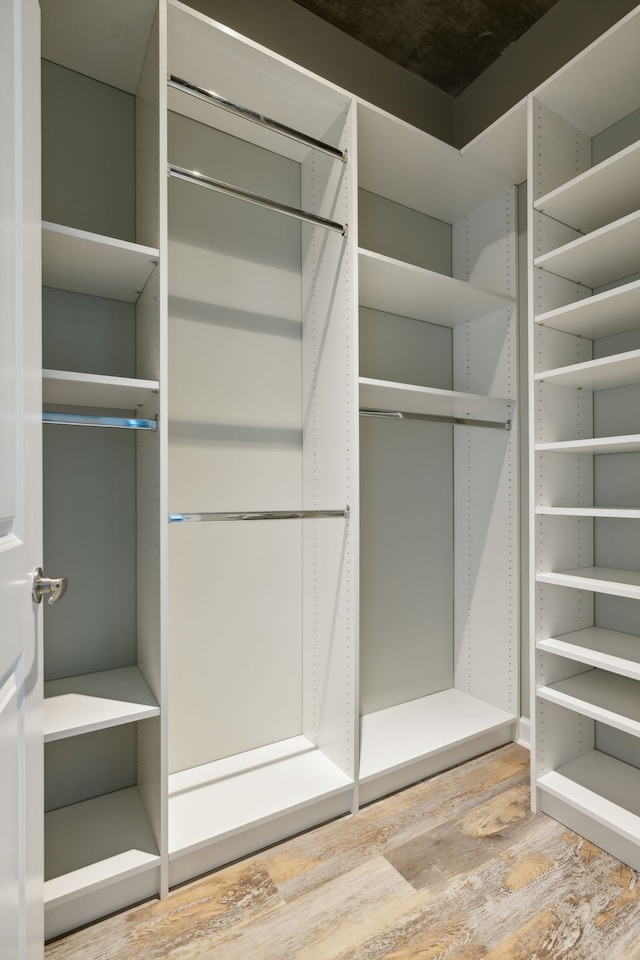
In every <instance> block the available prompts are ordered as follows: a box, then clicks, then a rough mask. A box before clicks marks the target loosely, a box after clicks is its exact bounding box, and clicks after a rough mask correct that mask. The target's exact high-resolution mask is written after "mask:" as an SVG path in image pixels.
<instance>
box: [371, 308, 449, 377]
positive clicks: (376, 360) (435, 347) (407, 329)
mask: <svg viewBox="0 0 640 960" xmlns="http://www.w3.org/2000/svg"><path fill="white" fill-rule="evenodd" d="M452 363H453V360H452V337H451V330H450V329H449V328H448V327H440V326H437V325H436V324H434V323H424V322H422V321H421V320H413V319H412V318H411V317H399V316H397V315H396V314H391V313H384V312H383V311H381V310H373V309H371V308H370V307H360V375H361V376H362V377H370V378H371V379H373V380H392V381H394V382H395V383H413V384H416V385H418V386H421V387H437V388H439V389H441V390H451V382H452Z"/></svg>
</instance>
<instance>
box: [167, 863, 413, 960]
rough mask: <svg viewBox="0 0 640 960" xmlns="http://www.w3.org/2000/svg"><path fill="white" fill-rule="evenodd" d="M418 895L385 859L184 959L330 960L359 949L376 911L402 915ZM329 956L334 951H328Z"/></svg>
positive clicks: (184, 954) (182, 957)
mask: <svg viewBox="0 0 640 960" xmlns="http://www.w3.org/2000/svg"><path fill="white" fill-rule="evenodd" d="M414 897H415V893H414V891H413V890H412V889H411V887H410V886H409V884H408V883H406V881H405V880H403V879H402V877H401V876H400V875H399V874H398V873H397V872H396V871H395V870H394V869H393V867H391V866H390V865H389V864H388V863H387V861H386V860H385V859H384V858H383V857H377V858H375V859H374V860H371V861H370V862H369V863H366V864H363V865H362V866H360V867H358V868H356V869H355V870H352V871H349V872H348V873H345V874H344V875H343V876H341V877H337V878H336V879H335V880H333V881H331V882H329V883H327V884H325V885H324V886H323V887H322V888H321V890H318V891H313V892H312V893H310V894H307V895H305V896H303V897H300V898H298V899H297V900H296V901H295V902H294V903H291V904H288V905H286V906H285V907H283V908H282V909H281V910H277V911H271V912H270V913H269V914H267V915H265V916H264V917H263V918H262V920H261V922H260V923H259V924H255V923H249V924H244V925H242V926H237V925H236V926H234V927H233V928H230V929H228V930H226V931H224V932H223V933H222V934H221V935H219V936H216V937H214V938H212V939H211V941H210V942H209V944H208V948H207V950H206V951H202V949H201V948H200V946H199V947H198V949H196V950H195V951H193V952H190V951H184V952H181V953H180V954H179V956H180V960H196V958H198V960H204V958H207V960H222V958H224V960H247V958H249V957H250V958H251V960H285V958H286V960H289V958H294V957H295V958H296V960H297V958H303V957H304V958H316V960H320V958H323V960H330V958H331V957H332V956H334V955H336V956H337V955H338V953H342V952H344V950H345V949H355V950H358V949H359V945H360V943H361V942H362V937H363V935H364V934H366V932H367V931H370V930H371V929H375V923H374V924H373V926H372V921H374V919H375V917H376V915H377V913H378V911H380V910H382V911H383V914H384V915H385V916H388V914H389V912H390V911H391V912H392V913H393V914H395V913H397V912H400V910H401V909H402V907H403V906H404V904H405V903H406V901H407V900H409V901H411V900H412V899H414ZM328 951H330V952H328Z"/></svg>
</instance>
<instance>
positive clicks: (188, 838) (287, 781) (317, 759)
mask: <svg viewBox="0 0 640 960" xmlns="http://www.w3.org/2000/svg"><path fill="white" fill-rule="evenodd" d="M352 787H353V782H352V781H351V780H350V779H349V777H347V776H346V774H344V773H343V772H342V771H341V770H339V769H338V767H336V766H335V764H333V763H332V762H331V761H330V760H329V759H328V758H327V757H326V756H325V755H324V754H323V753H322V752H321V751H320V750H318V748H317V747H316V746H314V744H313V743H312V742H311V741H310V740H308V739H307V738H306V737H303V736H299V737H293V738H291V739H289V740H283V741H281V742H280V743H274V744H269V745H268V746H265V747H259V748H258V749H256V750H249V751H247V752H246V753H242V754H239V755H237V756H233V757H227V758H225V759H223V760H217V761H215V762H213V763H206V764H203V765H202V766H199V767H194V768H192V769H190V770H184V771H182V772H180V773H174V774H172V775H171V776H170V777H169V854H170V856H171V855H173V856H176V855H179V854H181V853H185V852H187V851H193V850H196V849H198V848H200V847H204V846H208V845H209V844H211V843H214V842H216V841H219V840H222V839H225V838H227V837H231V836H234V835H236V834H238V833H240V832H242V831H243V830H247V829H249V828H250V827H255V826H258V825H259V824H261V823H266V822H268V821H271V820H274V819H276V818H277V817H281V816H283V815H286V814H287V813H292V812H293V811H295V810H298V809H301V808H303V807H305V806H308V805H310V804H312V803H315V802H316V801H318V800H321V799H326V798H328V797H332V796H335V795H337V794H340V793H344V792H345V791H347V790H349V789H351V788H352Z"/></svg>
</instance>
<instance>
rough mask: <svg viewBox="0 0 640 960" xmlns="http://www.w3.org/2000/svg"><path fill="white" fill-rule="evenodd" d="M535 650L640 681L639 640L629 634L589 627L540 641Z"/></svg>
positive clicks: (639, 638)
mask: <svg viewBox="0 0 640 960" xmlns="http://www.w3.org/2000/svg"><path fill="white" fill-rule="evenodd" d="M536 647H537V649H538V650H542V651H543V652H545V653H553V654H556V655H557V656H560V657H566V658H567V659H568V660H577V661H578V662H580V663H585V664H587V665H588V666H590V667H599V668H600V669H602V670H609V671H610V672H612V673H617V674H620V675H621V676H623V677H631V678H632V679H633V680H640V637H636V636H633V634H630V633H620V632H619V631H617V630H607V629H605V628H604V627H586V628H585V629H583V630H575V631H573V632H572V633H563V634H561V635H560V636H558V637H547V638H546V639H545V640H538V642H537V643H536Z"/></svg>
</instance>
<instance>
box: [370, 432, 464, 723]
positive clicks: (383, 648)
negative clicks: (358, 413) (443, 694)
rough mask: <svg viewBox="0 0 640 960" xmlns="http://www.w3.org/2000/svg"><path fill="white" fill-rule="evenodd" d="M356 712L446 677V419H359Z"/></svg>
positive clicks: (449, 604) (449, 475)
mask: <svg viewBox="0 0 640 960" xmlns="http://www.w3.org/2000/svg"><path fill="white" fill-rule="evenodd" d="M360 478H361V479H360V490H361V493H360V510H361V540H360V570H361V580H360V595H361V605H360V663H361V673H360V712H361V714H368V713H373V712H374V711H377V710H382V709H384V708H385V707H389V706H394V705H396V704H398V703H403V702H404V701H407V700H413V699H416V698H417V697H423V696H427V695H428V694H430V693H436V692H437V691H439V690H443V689H446V688H448V687H451V686H453V651H452V645H451V637H452V634H453V456H452V428H451V427H450V426H448V425H446V424H430V423H411V422H409V421H407V422H405V423H401V422H397V421H387V420H377V419H373V418H372V419H369V418H362V420H361V424H360Z"/></svg>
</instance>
